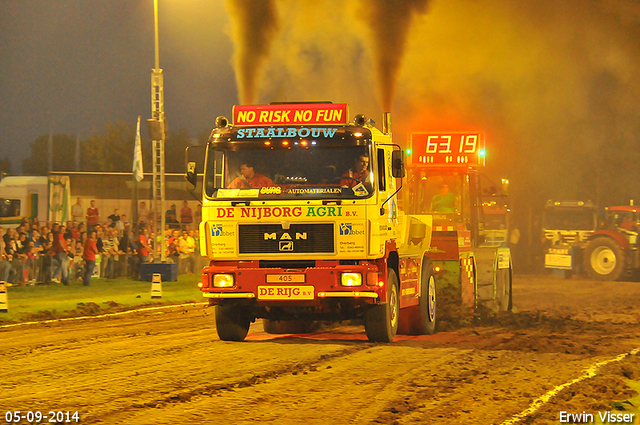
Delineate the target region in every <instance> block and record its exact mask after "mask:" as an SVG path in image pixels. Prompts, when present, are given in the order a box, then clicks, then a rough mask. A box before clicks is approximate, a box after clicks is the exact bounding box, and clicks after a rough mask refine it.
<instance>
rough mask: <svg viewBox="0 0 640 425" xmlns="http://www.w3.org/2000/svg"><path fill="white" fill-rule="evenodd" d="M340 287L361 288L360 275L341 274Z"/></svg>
mask: <svg viewBox="0 0 640 425" xmlns="http://www.w3.org/2000/svg"><path fill="white" fill-rule="evenodd" d="M340 285H342V286H361V285H362V274H360V273H342V276H341V279H340Z"/></svg>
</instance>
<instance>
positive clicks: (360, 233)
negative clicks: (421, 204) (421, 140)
mask: <svg viewBox="0 0 640 425" xmlns="http://www.w3.org/2000/svg"><path fill="white" fill-rule="evenodd" d="M348 116H349V115H348V107H347V105H346V104H334V103H298V104H270V105H239V106H235V107H234V110H233V124H231V123H230V122H229V120H228V119H226V118H224V117H218V119H217V120H216V128H215V129H214V130H213V132H212V134H211V137H210V138H209V141H208V144H207V146H206V154H205V169H204V177H203V212H202V217H203V220H202V223H201V225H200V226H201V227H200V234H201V235H203V236H202V237H201V245H200V250H201V253H202V255H203V256H206V257H207V258H208V259H209V265H208V266H207V267H205V268H204V269H203V277H202V282H200V283H199V286H200V288H201V290H202V293H203V295H204V297H205V298H207V299H208V300H209V303H210V305H215V306H216V313H215V317H216V327H217V332H218V335H219V337H220V338H221V339H223V340H229V341H242V340H244V339H245V337H246V335H247V333H248V330H249V326H250V324H251V323H252V322H254V321H255V320H256V319H263V325H264V329H265V331H266V332H274V333H277V332H279V331H282V330H283V329H289V330H290V329H292V327H291V326H290V325H292V324H295V325H296V326H295V327H294V328H295V329H297V331H298V332H304V331H309V329H311V324H312V323H313V322H314V321H341V320H349V319H362V320H363V322H364V327H365V331H366V334H367V337H368V338H369V339H370V340H371V341H379V342H391V341H393V339H394V338H395V336H396V333H398V332H401V333H410V334H429V333H433V332H435V325H436V281H435V277H434V269H433V265H432V260H431V256H432V252H433V253H435V254H438V253H440V250H439V249H438V250H435V251H433V250H432V247H431V235H432V215H430V214H413V215H406V214H405V213H404V212H403V211H402V210H401V209H400V208H399V205H398V192H399V191H401V190H402V189H403V183H402V182H403V177H404V174H405V166H404V152H403V151H402V149H400V147H399V146H398V145H397V144H395V143H394V142H393V141H392V139H391V135H390V132H389V125H388V122H389V115H388V114H385V119H384V123H383V130H382V131H380V130H378V129H377V128H376V127H374V125H373V122H372V121H370V120H367V119H366V117H364V116H363V115H358V116H356V117H355V119H353V120H350V119H349V118H348ZM196 175H197V171H196V166H195V163H194V162H189V163H188V164H187V180H189V181H190V182H191V183H195V180H196ZM460 224H461V225H464V223H460Z"/></svg>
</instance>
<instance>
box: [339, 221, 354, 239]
mask: <svg viewBox="0 0 640 425" xmlns="http://www.w3.org/2000/svg"><path fill="white" fill-rule="evenodd" d="M351 226H352V224H351V223H340V235H341V236H345V235H350V234H351V232H352V231H353V228H352V227H351Z"/></svg>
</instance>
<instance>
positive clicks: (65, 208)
mask: <svg viewBox="0 0 640 425" xmlns="http://www.w3.org/2000/svg"><path fill="white" fill-rule="evenodd" d="M70 193H71V192H70V184H69V177H68V176H49V177H46V176H9V177H5V178H3V179H2V180H1V181H0V224H2V225H12V224H16V225H17V224H19V223H20V222H21V221H22V219H23V218H25V217H26V218H29V219H33V218H38V220H39V221H40V222H46V221H56V222H63V221H67V220H69V219H70V217H71V197H70Z"/></svg>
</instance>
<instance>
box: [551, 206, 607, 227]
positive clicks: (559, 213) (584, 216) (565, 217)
mask: <svg viewBox="0 0 640 425" xmlns="http://www.w3.org/2000/svg"><path fill="white" fill-rule="evenodd" d="M542 227H543V228H544V229H548V230H595V228H596V212H595V211H594V210H592V209H591V208H555V209H547V210H546V211H545V214H544V217H543V222H542Z"/></svg>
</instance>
